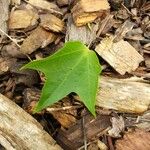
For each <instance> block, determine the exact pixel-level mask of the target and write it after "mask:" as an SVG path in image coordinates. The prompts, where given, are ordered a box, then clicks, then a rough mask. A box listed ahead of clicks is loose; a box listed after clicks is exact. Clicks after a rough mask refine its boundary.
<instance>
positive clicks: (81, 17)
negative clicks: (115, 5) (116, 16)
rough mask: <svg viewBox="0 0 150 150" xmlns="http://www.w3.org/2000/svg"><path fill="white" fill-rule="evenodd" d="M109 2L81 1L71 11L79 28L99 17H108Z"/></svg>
mask: <svg viewBox="0 0 150 150" xmlns="http://www.w3.org/2000/svg"><path fill="white" fill-rule="evenodd" d="M109 8H110V7H109V3H108V1H107V0H80V1H78V2H77V3H76V5H75V6H74V7H73V9H72V10H71V12H72V14H73V20H74V22H75V24H76V25H77V26H82V25H85V24H87V23H89V22H92V21H94V20H95V19H97V18H98V17H102V16H104V15H106V13H107V12H108V10H109Z"/></svg>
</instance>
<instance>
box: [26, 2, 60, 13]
mask: <svg viewBox="0 0 150 150" xmlns="http://www.w3.org/2000/svg"><path fill="white" fill-rule="evenodd" d="M26 2H27V3H29V4H31V5H32V6H35V7H37V8H40V9H43V10H48V11H50V12H52V13H59V14H61V12H60V9H59V8H58V6H57V5H56V4H54V3H51V2H49V1H46V0H38V1H37V0H28V1H26Z"/></svg>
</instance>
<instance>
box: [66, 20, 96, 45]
mask: <svg viewBox="0 0 150 150" xmlns="http://www.w3.org/2000/svg"><path fill="white" fill-rule="evenodd" d="M97 30H98V25H92V26H91V30H90V29H89V28H88V27H86V26H82V27H77V26H75V24H74V22H73V20H72V17H68V23H67V31H66V39H65V40H66V41H82V42H83V43H85V44H90V43H92V41H94V40H95V39H96V31H97Z"/></svg>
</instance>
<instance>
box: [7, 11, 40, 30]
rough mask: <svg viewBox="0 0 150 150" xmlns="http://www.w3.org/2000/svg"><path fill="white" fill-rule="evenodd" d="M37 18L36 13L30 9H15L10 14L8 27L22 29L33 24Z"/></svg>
mask: <svg viewBox="0 0 150 150" xmlns="http://www.w3.org/2000/svg"><path fill="white" fill-rule="evenodd" d="M38 19H39V16H38V14H37V13H36V12H34V11H32V10H27V9H25V10H15V11H13V12H11V14H10V19H9V29H24V28H29V27H32V26H35V25H36V24H37V23H38V21H37V20H38Z"/></svg>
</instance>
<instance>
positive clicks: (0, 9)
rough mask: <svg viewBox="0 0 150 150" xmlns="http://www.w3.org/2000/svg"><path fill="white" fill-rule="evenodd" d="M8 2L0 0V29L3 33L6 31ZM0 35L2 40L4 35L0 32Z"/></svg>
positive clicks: (7, 0)
mask: <svg viewBox="0 0 150 150" xmlns="http://www.w3.org/2000/svg"><path fill="white" fill-rule="evenodd" d="M9 3H10V1H9V0H0V29H1V30H2V31H3V32H5V33H7V21H8V14H9ZM0 36H1V38H0V40H2V39H3V37H4V35H3V34H2V33H1V32H0ZM0 42H1V41H0Z"/></svg>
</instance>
